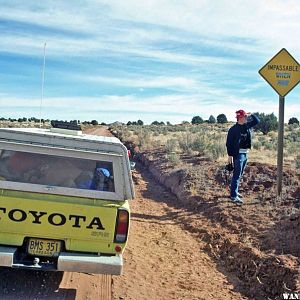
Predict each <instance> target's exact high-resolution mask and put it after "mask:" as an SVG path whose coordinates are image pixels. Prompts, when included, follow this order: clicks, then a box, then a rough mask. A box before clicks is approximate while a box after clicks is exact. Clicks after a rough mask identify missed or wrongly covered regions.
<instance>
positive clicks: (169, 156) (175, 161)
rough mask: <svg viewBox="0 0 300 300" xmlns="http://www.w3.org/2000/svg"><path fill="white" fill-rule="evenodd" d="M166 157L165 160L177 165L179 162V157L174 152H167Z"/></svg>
mask: <svg viewBox="0 0 300 300" xmlns="http://www.w3.org/2000/svg"><path fill="white" fill-rule="evenodd" d="M166 158H167V160H169V161H170V162H171V163H173V164H175V165H178V164H179V162H180V157H179V155H178V154H177V153H175V152H172V153H169V154H167V156H166Z"/></svg>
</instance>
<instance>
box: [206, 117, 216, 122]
mask: <svg viewBox="0 0 300 300" xmlns="http://www.w3.org/2000/svg"><path fill="white" fill-rule="evenodd" d="M207 123H209V124H214V123H216V118H215V117H214V116H213V115H211V116H210V117H209V118H208V120H207Z"/></svg>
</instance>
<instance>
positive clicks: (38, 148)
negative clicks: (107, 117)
mask: <svg viewBox="0 0 300 300" xmlns="http://www.w3.org/2000/svg"><path fill="white" fill-rule="evenodd" d="M56 127H57V128H51V129H39V128H35V129H20V128H3V129H0V266H6V267H12V268H27V269H35V270H57V271H71V272H72V271H73V272H88V273H101V274H112V275H119V274H121V273H122V268H123V260H122V253H123V251H124V248H125V246H126V242H127V237H128V230H129V218H130V210H129V203H128V202H129V200H131V199H133V198H134V189H133V182H132V177H131V170H130V162H129V158H128V155H127V149H126V147H125V146H124V145H123V144H122V143H121V142H120V141H119V140H118V139H117V138H115V137H103V136H94V135H86V134H83V133H82V131H80V130H78V128H75V129H76V130H70V129H69V127H64V126H56ZM61 127H62V128H61Z"/></svg>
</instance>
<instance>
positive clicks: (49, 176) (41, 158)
mask: <svg viewBox="0 0 300 300" xmlns="http://www.w3.org/2000/svg"><path fill="white" fill-rule="evenodd" d="M0 180H5V181H13V182H21V183H30V184H38V185H46V186H57V187H67V188H75V189H88V190H98V191H108V192H115V186H114V174H113V164H112V162H107V161H98V160H97V161H96V160H91V159H82V158H75V157H63V156H56V155H48V154H39V153H29V152H22V151H12V150H0Z"/></svg>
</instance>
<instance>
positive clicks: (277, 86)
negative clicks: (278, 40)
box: [259, 48, 300, 198]
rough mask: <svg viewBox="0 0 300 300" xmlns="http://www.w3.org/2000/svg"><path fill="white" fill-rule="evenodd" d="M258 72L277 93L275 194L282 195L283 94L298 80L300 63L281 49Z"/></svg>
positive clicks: (299, 80)
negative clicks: (277, 124)
mask: <svg viewBox="0 0 300 300" xmlns="http://www.w3.org/2000/svg"><path fill="white" fill-rule="evenodd" d="M259 74H260V75H261V76H262V77H263V78H264V79H265V80H266V81H267V82H268V83H269V84H270V85H271V86H272V88H273V89H274V90H275V91H276V92H277V93H278V94H279V120H278V121H279V127H278V146H277V196H278V197H279V198H281V197H282V170H283V135H284V101H285V98H284V97H285V96H286V95H287V94H288V93H289V92H290V91H291V90H292V89H293V88H294V87H295V86H296V85H297V84H298V83H299V82H300V65H299V63H298V62H297V61H296V60H295V59H294V58H293V57H292V55H291V54H290V53H289V52H288V51H287V50H286V49H284V48H283V49H281V50H280V51H279V52H278V53H277V54H276V55H275V56H274V57H273V58H272V59H271V60H269V61H268V62H267V63H266V64H265V65H264V66H263V67H262V68H261V69H260V70H259Z"/></svg>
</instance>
